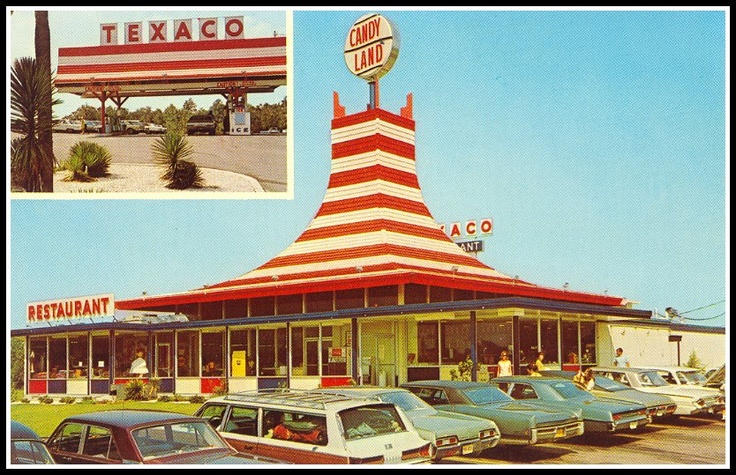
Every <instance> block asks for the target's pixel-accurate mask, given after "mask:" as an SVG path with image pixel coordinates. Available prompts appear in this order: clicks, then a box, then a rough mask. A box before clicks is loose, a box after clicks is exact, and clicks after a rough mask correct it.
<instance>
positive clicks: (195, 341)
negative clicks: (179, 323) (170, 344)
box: [176, 330, 199, 377]
mask: <svg viewBox="0 0 736 475" xmlns="http://www.w3.org/2000/svg"><path fill="white" fill-rule="evenodd" d="M198 368H199V332H198V331H195V330H186V331H180V332H177V333H176V375H177V376H180V377H181V376H183V377H187V376H198V375H199V369H198Z"/></svg>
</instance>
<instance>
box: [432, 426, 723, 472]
mask: <svg viewBox="0 0 736 475" xmlns="http://www.w3.org/2000/svg"><path fill="white" fill-rule="evenodd" d="M726 425H727V422H726V421H722V420H721V419H720V416H717V417H716V416H703V417H680V418H678V419H674V420H672V421H669V422H668V423H661V424H660V423H657V424H648V425H646V426H644V427H643V428H642V429H640V430H639V431H637V432H632V433H621V434H614V435H610V436H600V437H591V436H589V435H588V434H584V435H582V436H580V437H576V438H573V439H569V440H567V441H565V442H560V443H555V444H544V445H536V446H524V447H522V446H498V447H495V448H493V449H489V450H486V451H485V452H483V453H482V454H481V456H480V457H474V458H466V457H451V458H449V459H445V460H443V461H442V462H441V463H444V464H550V465H559V464H582V465H597V464H605V465H611V464H622V465H663V464H666V465H709V466H717V465H721V466H724V465H725V464H726V463H727V461H728V462H730V460H729V459H727V446H726ZM714 468H715V467H714Z"/></svg>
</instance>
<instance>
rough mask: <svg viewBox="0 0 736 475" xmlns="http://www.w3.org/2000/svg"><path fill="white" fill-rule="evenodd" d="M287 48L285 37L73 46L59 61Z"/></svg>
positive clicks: (62, 50)
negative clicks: (76, 57)
mask: <svg viewBox="0 0 736 475" xmlns="http://www.w3.org/2000/svg"><path fill="white" fill-rule="evenodd" d="M285 46H286V37H285V36H274V37H267V38H244V39H229V40H198V41H180V42H174V41H166V42H161V43H134V44H124V45H105V46H76V47H75V46H72V47H68V48H59V59H60V60H61V58H63V57H73V56H97V55H113V54H142V53H169V52H176V51H182V52H188V51H212V50H229V49H243V48H278V47H285Z"/></svg>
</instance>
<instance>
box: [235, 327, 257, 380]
mask: <svg viewBox="0 0 736 475" xmlns="http://www.w3.org/2000/svg"><path fill="white" fill-rule="evenodd" d="M255 375H256V331H255V330H254V329H250V330H234V331H232V332H230V376H232V377H234V378H242V377H244V376H255Z"/></svg>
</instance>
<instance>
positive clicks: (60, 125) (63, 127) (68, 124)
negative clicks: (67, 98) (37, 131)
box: [51, 119, 82, 133]
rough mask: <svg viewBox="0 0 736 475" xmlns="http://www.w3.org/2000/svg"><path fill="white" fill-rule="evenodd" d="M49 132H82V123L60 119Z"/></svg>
mask: <svg viewBox="0 0 736 475" xmlns="http://www.w3.org/2000/svg"><path fill="white" fill-rule="evenodd" d="M51 130H53V131H54V132H69V133H72V132H77V133H78V132H81V131H82V122H81V121H79V120H72V119H61V120H60V121H58V122H57V123H55V124H54V125H53V126H52V127H51Z"/></svg>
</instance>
